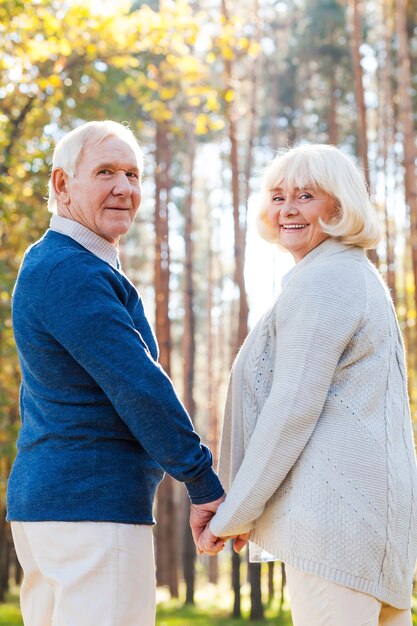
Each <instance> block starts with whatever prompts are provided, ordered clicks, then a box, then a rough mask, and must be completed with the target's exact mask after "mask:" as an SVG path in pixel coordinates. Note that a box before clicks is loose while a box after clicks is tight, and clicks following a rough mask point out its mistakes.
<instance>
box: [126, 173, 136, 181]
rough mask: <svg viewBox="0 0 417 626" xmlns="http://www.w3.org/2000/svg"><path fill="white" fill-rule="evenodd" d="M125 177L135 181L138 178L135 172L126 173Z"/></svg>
mask: <svg viewBox="0 0 417 626" xmlns="http://www.w3.org/2000/svg"><path fill="white" fill-rule="evenodd" d="M126 176H129V178H134V179H135V180H137V179H138V178H139V175H138V174H136V172H127V173H126Z"/></svg>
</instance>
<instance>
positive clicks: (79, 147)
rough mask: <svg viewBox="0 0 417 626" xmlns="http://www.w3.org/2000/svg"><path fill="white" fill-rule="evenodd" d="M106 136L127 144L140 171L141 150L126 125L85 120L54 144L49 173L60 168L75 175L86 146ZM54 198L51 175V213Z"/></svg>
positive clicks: (141, 164) (94, 144)
mask: <svg viewBox="0 0 417 626" xmlns="http://www.w3.org/2000/svg"><path fill="white" fill-rule="evenodd" d="M107 137H119V138H120V139H123V141H125V142H126V143H127V144H129V146H131V148H132V149H133V151H134V152H135V154H136V158H137V162H138V168H139V171H140V172H142V170H143V152H142V150H141V148H140V146H139V143H138V141H137V139H136V137H135V135H134V134H133V133H132V131H131V130H130V128H129V127H128V126H126V125H124V124H119V123H118V122H113V121H111V120H106V121H104V122H96V121H94V122H86V123H85V124H83V125H82V126H79V127H78V128H75V129H74V130H71V131H70V132H69V133H68V134H67V135H65V136H64V137H62V139H60V140H59V141H58V143H57V144H56V146H55V150H54V154H53V158H52V168H51V173H52V172H53V171H54V170H56V169H62V170H63V171H64V172H65V173H66V174H68V176H75V172H76V169H77V165H78V163H79V161H80V159H81V157H82V155H83V153H84V151H85V150H86V149H87V147H88V148H91V147H93V146H96V145H97V144H99V143H100V142H101V141H103V140H104V139H106V138H107ZM56 200H57V199H56V195H55V190H54V188H53V185H52V176H51V177H50V178H49V183H48V209H49V210H50V211H51V213H56V212H57V201H56Z"/></svg>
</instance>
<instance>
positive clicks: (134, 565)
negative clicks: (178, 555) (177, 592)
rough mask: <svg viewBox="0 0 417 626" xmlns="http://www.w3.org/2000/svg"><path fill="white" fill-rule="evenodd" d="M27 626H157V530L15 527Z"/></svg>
mask: <svg viewBox="0 0 417 626" xmlns="http://www.w3.org/2000/svg"><path fill="white" fill-rule="evenodd" d="M12 533H13V540H14V544H15V548H16V552H17V556H18V559H19V561H20V564H21V565H22V568H23V572H24V579H23V583H22V587H21V594H20V600H21V609H22V615H23V621H24V624H25V626H139V625H140V626H154V624H155V566H154V554H153V539H152V528H151V526H143V525H134V524H116V523H108V522H12Z"/></svg>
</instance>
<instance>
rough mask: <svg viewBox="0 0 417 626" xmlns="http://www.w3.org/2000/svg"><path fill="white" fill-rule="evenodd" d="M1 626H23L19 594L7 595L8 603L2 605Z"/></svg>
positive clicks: (0, 607)
mask: <svg viewBox="0 0 417 626" xmlns="http://www.w3.org/2000/svg"><path fill="white" fill-rule="evenodd" d="M0 625H1V626H23V621H22V618H21V615H20V609H19V596H18V595H17V594H10V593H9V594H7V596H6V602H5V603H4V604H0Z"/></svg>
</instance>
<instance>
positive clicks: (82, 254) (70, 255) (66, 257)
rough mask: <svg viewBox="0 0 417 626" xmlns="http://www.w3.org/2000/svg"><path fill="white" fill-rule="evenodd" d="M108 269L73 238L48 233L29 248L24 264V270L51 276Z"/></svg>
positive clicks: (52, 232) (51, 232)
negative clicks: (55, 272)
mask: <svg viewBox="0 0 417 626" xmlns="http://www.w3.org/2000/svg"><path fill="white" fill-rule="evenodd" d="M92 266H94V267H95V268H96V270H97V268H100V267H102V266H103V267H104V268H105V267H106V266H107V264H106V263H104V262H102V261H101V260H100V259H99V258H98V257H96V255H95V254H93V253H92V252H90V251H89V250H87V249H86V248H84V247H83V246H82V245H81V244H79V243H77V242H76V241H75V240H74V239H72V238H71V237H68V236H67V235H63V234H61V233H57V232H54V231H49V230H48V231H47V232H46V233H45V235H44V236H43V237H42V238H41V239H40V240H39V241H37V242H36V243H34V244H33V245H32V246H31V247H30V248H28V250H27V252H26V254H25V257H24V259H23V263H22V269H26V271H28V270H30V271H31V272H33V271H36V272H37V273H38V274H39V275H49V274H50V273H51V272H52V271H53V270H55V269H60V270H62V271H64V272H65V271H66V269H69V268H71V274H72V273H74V272H84V271H86V269H87V268H88V267H92Z"/></svg>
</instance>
